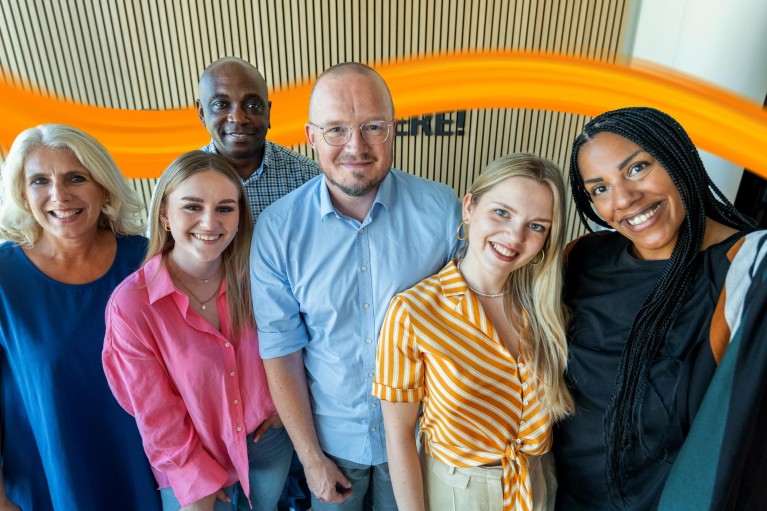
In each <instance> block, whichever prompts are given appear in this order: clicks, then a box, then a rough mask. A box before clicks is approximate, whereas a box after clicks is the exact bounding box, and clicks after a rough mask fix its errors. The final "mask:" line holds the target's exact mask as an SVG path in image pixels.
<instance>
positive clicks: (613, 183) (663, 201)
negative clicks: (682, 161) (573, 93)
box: [578, 132, 685, 259]
mask: <svg viewBox="0 0 767 511" xmlns="http://www.w3.org/2000/svg"><path fill="white" fill-rule="evenodd" d="M578 167H579V168H580V172H581V176H582V177H583V183H584V185H585V188H586V191H587V192H588V194H589V197H590V198H591V200H592V202H593V204H594V208H595V210H596V212H597V213H598V214H599V216H601V217H602V218H603V219H604V220H605V221H606V222H607V223H608V224H609V225H610V227H612V228H613V229H615V230H616V231H617V232H619V233H620V234H622V235H623V236H625V237H626V238H628V239H629V240H630V241H631V243H632V244H633V248H634V253H635V255H636V256H638V257H639V258H641V259H668V258H669V257H671V253H672V252H673V251H674V246H675V245H676V240H677V237H678V235H679V229H680V227H681V225H682V222H683V221H684V218H685V211H684V205H683V204H682V197H681V195H679V190H677V188H676V186H675V185H674V182H673V181H672V180H671V177H669V175H668V172H667V171H666V169H665V168H663V166H662V165H661V164H660V163H659V162H658V161H657V160H656V159H655V158H654V157H653V156H652V155H651V154H650V153H648V152H647V151H645V150H644V149H642V148H641V147H639V146H638V145H637V144H635V143H634V142H632V141H630V140H628V139H627V138H625V137H622V136H620V135H616V134H613V133H607V132H603V133H599V134H597V135H595V136H594V137H593V138H592V139H591V140H590V141H588V142H586V143H585V144H584V145H583V146H582V147H581V150H580V152H579V153H578Z"/></svg>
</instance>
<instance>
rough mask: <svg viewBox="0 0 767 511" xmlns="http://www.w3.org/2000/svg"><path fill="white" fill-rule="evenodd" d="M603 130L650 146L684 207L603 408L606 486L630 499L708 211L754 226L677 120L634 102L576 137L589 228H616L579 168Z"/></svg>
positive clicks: (577, 191) (579, 190)
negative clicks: (656, 383) (642, 434)
mask: <svg viewBox="0 0 767 511" xmlns="http://www.w3.org/2000/svg"><path fill="white" fill-rule="evenodd" d="M600 132H610V133H614V134H616V135H620V136H622V137H624V138H627V139H629V140H631V141H632V142H634V143H635V144H637V145H638V146H640V147H641V148H642V149H643V150H645V151H647V152H648V153H650V154H651V155H652V156H653V157H654V158H655V159H656V160H657V161H658V162H659V163H660V164H661V165H662V166H663V167H664V168H665V169H666V171H667V172H668V174H669V176H670V177H671V180H672V181H673V182H674V185H675V186H676V188H677V190H679V194H680V195H681V197H682V203H683V205H684V210H685V218H684V221H683V222H682V225H681V226H680V229H679V234H678V237H677V242H676V245H675V247H674V250H673V253H672V254H671V258H670V259H669V260H668V262H667V263H666V267H665V268H664V270H663V273H662V274H661V276H660V278H659V279H658V281H657V282H656V283H655V285H654V286H653V288H652V290H651V291H650V292H649V294H648V295H647V296H646V297H645V299H644V302H643V303H642V306H641V307H640V309H639V312H638V313H637V315H636V316H635V317H634V322H633V324H632V325H631V331H630V333H629V337H628V340H627V341H626V345H625V347H624V348H623V353H622V355H621V360H620V363H619V365H618V372H617V375H616V379H615V388H614V389H613V395H612V398H611V399H610V403H609V405H608V407H607V411H606V413H605V446H606V457H607V466H606V475H607V481H608V487H609V488H610V489H611V492H612V493H613V495H615V494H616V493H617V495H618V496H620V498H622V499H625V493H624V491H623V476H624V475H625V469H626V463H625V462H624V460H623V453H624V451H625V450H626V449H627V448H628V447H629V446H630V445H631V444H632V443H633V442H635V441H636V426H635V425H636V424H637V423H638V419H639V414H640V413H641V412H640V407H641V403H642V398H643V396H644V392H645V390H646V388H647V384H648V374H649V371H650V367H651V366H652V363H653V360H654V359H655V357H656V355H657V354H658V351H659V350H660V348H661V346H662V345H663V343H664V342H665V340H666V335H667V333H668V330H669V328H670V326H671V324H672V322H673V321H674V318H675V316H676V314H677V312H678V310H679V307H680V304H682V303H684V298H685V296H686V295H687V294H688V292H689V290H690V288H691V287H692V285H693V283H694V279H695V275H696V270H697V267H698V266H699V264H700V262H699V259H696V257H697V255H698V253H699V252H700V249H701V246H702V243H703V235H704V233H705V230H706V217H708V218H711V219H712V220H715V221H717V222H720V223H722V224H725V225H727V226H730V227H732V228H735V229H738V230H743V231H750V230H753V229H754V228H755V225H754V223H753V221H752V220H751V219H749V218H747V217H746V216H744V215H743V214H741V213H740V212H739V211H738V210H736V209H735V207H734V206H733V205H732V204H731V203H730V202H729V201H728V200H727V198H726V197H725V196H724V195H723V194H722V192H721V191H720V190H719V189H718V188H717V187H716V185H715V184H714V183H713V182H712V181H711V179H710V178H709V176H708V174H707V173H706V169H705V168H704V166H703V162H702V161H701V159H700V156H699V154H698V151H697V149H696V148H695V145H694V144H693V143H692V141H691V140H690V138H689V136H688V135H687V133H686V132H685V131H684V129H683V128H682V126H681V125H680V124H679V123H678V122H676V120H674V119H673V118H672V117H670V116H669V115H667V114H665V113H663V112H660V111H658V110H655V109H652V108H646V107H632V108H623V109H620V110H614V111H611V112H606V113H604V114H602V115H600V116H598V117H595V118H594V119H592V120H591V121H590V122H589V123H588V124H586V126H585V127H584V129H583V133H581V134H580V135H579V136H578V137H577V138H576V139H575V142H574V143H573V149H572V153H571V159H570V187H571V190H572V195H573V200H574V201H575V207H576V210H577V211H578V216H579V217H580V219H581V222H582V223H583V224H584V225H585V226H586V228H587V229H588V230H589V231H592V232H593V230H592V229H591V227H590V226H589V223H588V220H592V221H593V222H595V223H597V224H599V225H602V226H604V227H610V226H609V225H608V223H607V222H606V221H605V220H604V219H602V218H601V217H600V216H599V215H597V213H596V211H595V210H594V209H593V207H592V204H591V200H590V198H589V195H588V193H587V191H586V188H585V186H584V183H583V178H582V176H581V173H580V170H579V168H578V152H579V151H580V149H581V147H582V146H583V145H584V144H586V143H588V142H589V141H590V140H591V139H592V138H593V137H594V136H595V135H596V134H598V133H600Z"/></svg>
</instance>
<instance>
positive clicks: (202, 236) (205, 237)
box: [192, 234, 221, 241]
mask: <svg viewBox="0 0 767 511" xmlns="http://www.w3.org/2000/svg"><path fill="white" fill-rule="evenodd" d="M192 236H194V237H195V238H197V239H198V240H202V241H215V240H217V239H218V238H220V237H221V235H220V234H211V235H209V236H208V235H205V234H193V235H192Z"/></svg>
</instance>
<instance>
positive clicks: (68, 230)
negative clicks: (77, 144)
mask: <svg viewBox="0 0 767 511" xmlns="http://www.w3.org/2000/svg"><path fill="white" fill-rule="evenodd" d="M24 179H25V182H24V198H25V200H26V201H27V202H28V203H29V209H30V211H31V212H32V216H34V217H35V220H37V223H39V224H40V227H42V229H43V232H42V237H43V238H46V237H53V238H57V239H62V240H64V239H66V240H78V239H86V238H87V237H89V236H95V235H96V234H97V232H98V221H99V216H100V215H101V208H102V206H103V205H104V202H105V200H106V195H105V192H104V189H103V188H102V187H101V185H99V184H98V183H97V182H96V181H95V180H94V179H93V177H92V176H91V173H90V172H89V171H88V169H86V168H85V167H84V166H83V164H82V163H80V160H78V159H77V157H76V156H75V155H74V154H73V153H72V152H70V151H68V150H67V149H52V148H48V147H41V148H39V149H35V150H33V151H32V152H30V153H29V155H28V156H27V158H26V160H25V162H24Z"/></svg>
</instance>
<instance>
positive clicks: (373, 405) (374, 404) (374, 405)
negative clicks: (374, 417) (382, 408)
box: [370, 403, 378, 408]
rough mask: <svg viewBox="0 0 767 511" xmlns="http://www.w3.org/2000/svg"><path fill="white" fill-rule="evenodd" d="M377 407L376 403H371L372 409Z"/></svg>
mask: <svg viewBox="0 0 767 511" xmlns="http://www.w3.org/2000/svg"><path fill="white" fill-rule="evenodd" d="M376 406H378V405H376V403H370V408H375V407H376Z"/></svg>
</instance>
